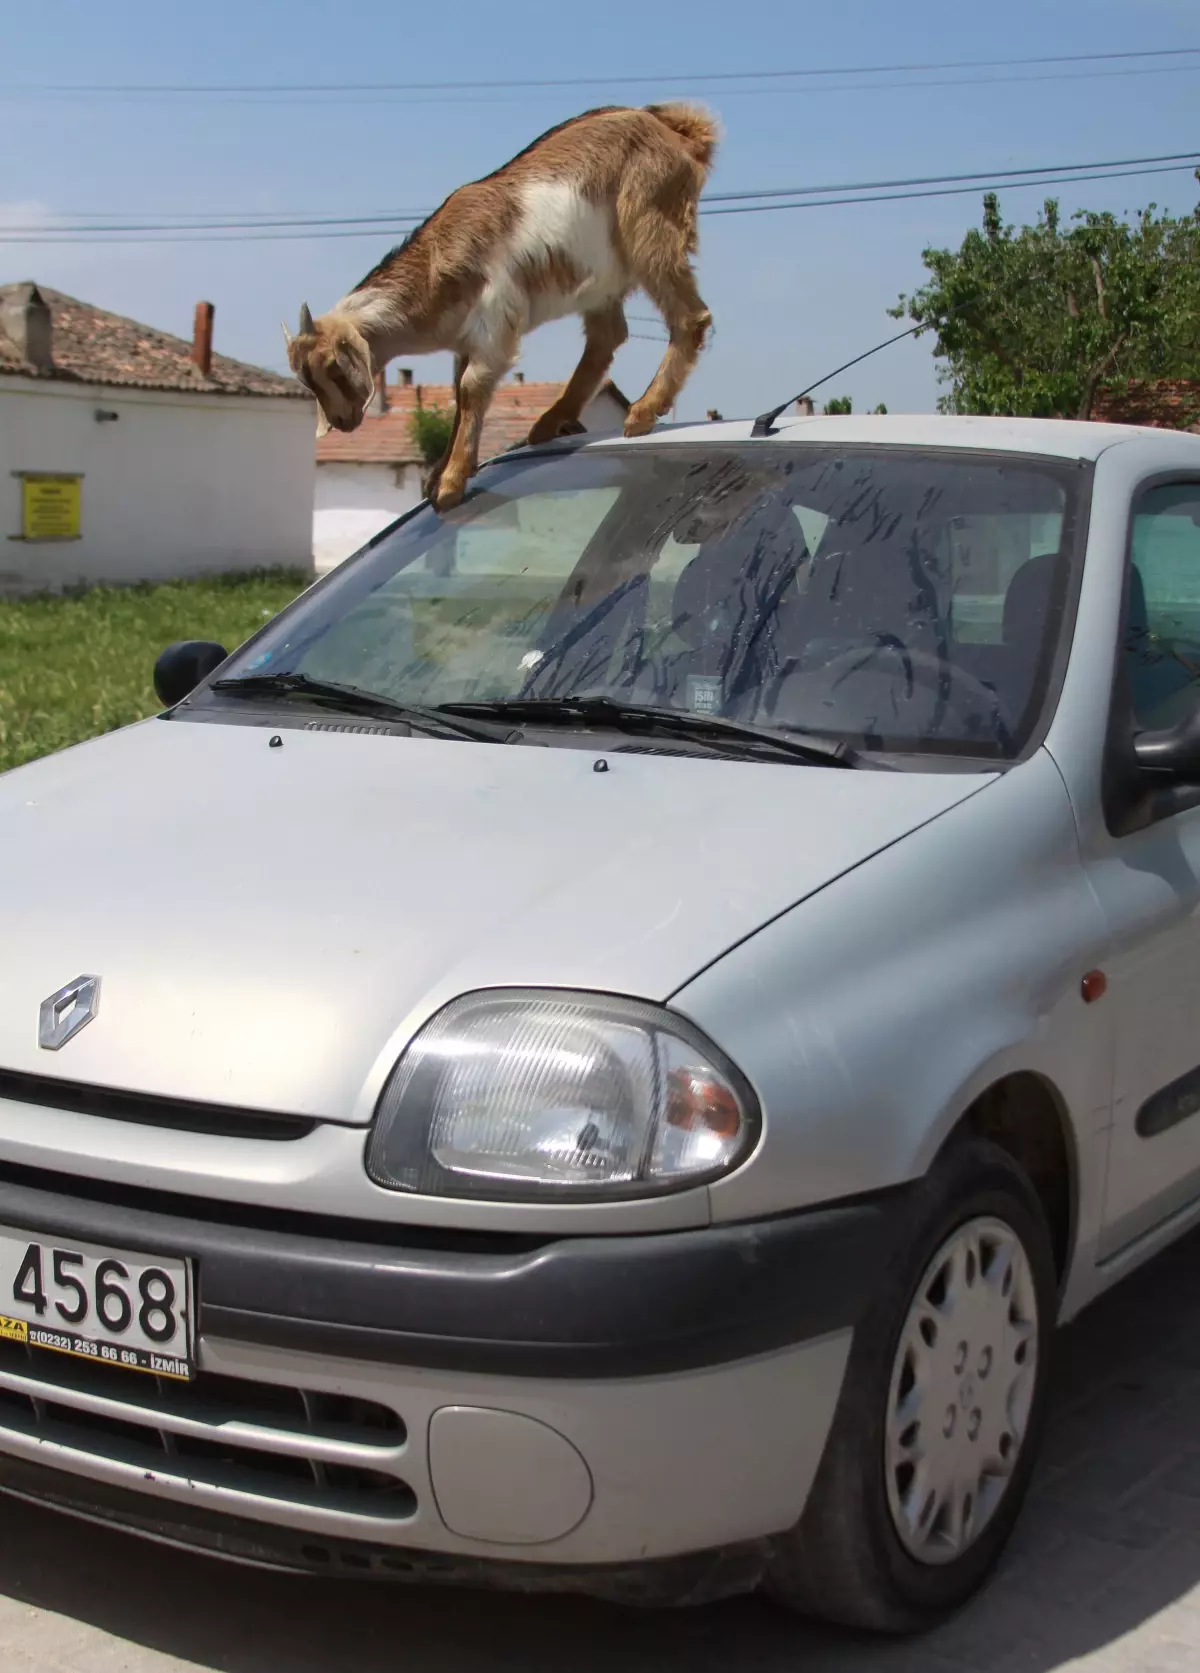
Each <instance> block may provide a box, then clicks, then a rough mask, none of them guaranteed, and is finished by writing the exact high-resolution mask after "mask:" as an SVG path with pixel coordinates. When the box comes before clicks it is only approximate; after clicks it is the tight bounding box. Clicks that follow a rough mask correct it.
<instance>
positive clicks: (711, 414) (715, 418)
mask: <svg viewBox="0 0 1200 1673" xmlns="http://www.w3.org/2000/svg"><path fill="white" fill-rule="evenodd" d="M708 422H709V423H710V424H719V423H720V422H721V414H720V413H719V412H718V411H717V409H716V407H709V409H708Z"/></svg>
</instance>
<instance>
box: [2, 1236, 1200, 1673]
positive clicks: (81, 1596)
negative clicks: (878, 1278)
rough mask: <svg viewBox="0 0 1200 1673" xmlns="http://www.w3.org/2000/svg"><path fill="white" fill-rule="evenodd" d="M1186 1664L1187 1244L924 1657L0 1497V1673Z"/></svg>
mask: <svg viewBox="0 0 1200 1673" xmlns="http://www.w3.org/2000/svg"><path fill="white" fill-rule="evenodd" d="M614 1667H617V1668H619V1669H620V1670H621V1673H742V1670H743V1669H750V1668H753V1669H754V1670H755V1673H802V1670H803V1673H807V1670H810V1669H811V1670H816V1673H1051V1670H1052V1669H1056V1668H1063V1669H1067V1668H1069V1669H1071V1670H1072V1673H1196V1670H1198V1669H1200V1237H1197V1238H1193V1239H1191V1240H1190V1241H1189V1242H1187V1243H1186V1244H1184V1245H1183V1246H1181V1247H1180V1248H1179V1249H1176V1250H1174V1251H1172V1252H1170V1253H1169V1254H1167V1255H1166V1256H1164V1257H1163V1258H1162V1259H1161V1260H1159V1261H1158V1262H1156V1263H1155V1264H1154V1266H1153V1267H1152V1268H1150V1270H1149V1271H1147V1272H1145V1273H1142V1274H1140V1275H1139V1276H1138V1277H1137V1278H1135V1279H1134V1280H1133V1281H1132V1282H1131V1283H1129V1284H1127V1285H1125V1286H1124V1287H1123V1288H1122V1289H1120V1290H1118V1291H1117V1292H1116V1294H1114V1295H1112V1296H1110V1297H1108V1298H1107V1299H1106V1300H1104V1301H1102V1302H1100V1303H1099V1304H1098V1305H1097V1306H1096V1307H1095V1308H1093V1309H1092V1311H1091V1312H1090V1313H1088V1314H1087V1315H1085V1317H1084V1318H1083V1319H1082V1320H1081V1321H1080V1322H1079V1323H1078V1324H1077V1325H1075V1326H1073V1327H1072V1328H1071V1329H1070V1330H1069V1331H1067V1332H1065V1333H1064V1334H1063V1336H1062V1337H1061V1338H1060V1342H1059V1355H1058V1368H1057V1379H1056V1389H1055V1402H1054V1417H1053V1422H1052V1427H1051V1433H1050V1437H1049V1444H1048V1446H1047V1448H1046V1453H1045V1462H1044V1465H1043V1468H1042V1470H1041V1474H1040V1477H1039V1479H1038V1482H1037V1486H1036V1492H1035V1497H1034V1499H1033V1501H1032V1502H1031V1503H1030V1505H1029V1507H1028V1511H1027V1514H1026V1517H1025V1519H1024V1521H1023V1524H1022V1527H1021V1530H1020V1532H1019V1534H1018V1536H1017V1538H1016V1540H1015V1541H1014V1544H1013V1548H1012V1552H1011V1555H1010V1557H1009V1560H1008V1562H1007V1563H1006V1565H1005V1568H1004V1570H1003V1571H1002V1573H1001V1575H1000V1576H999V1578H998V1580H997V1581H996V1583H995V1584H994V1585H993V1586H992V1587H991V1588H990V1589H989V1590H988V1592H986V1593H985V1594H984V1596H983V1597H982V1598H981V1599H980V1600H979V1601H978V1602H977V1603H976V1604H975V1605H974V1606H973V1607H972V1608H971V1609H969V1610H968V1611H966V1613H965V1614H964V1615H963V1616H961V1617H960V1618H959V1619H958V1620H956V1621H955V1622H953V1623H952V1624H951V1625H950V1626H948V1627H946V1628H945V1629H943V1630H942V1631H940V1632H938V1633H936V1634H934V1635H933V1636H932V1637H929V1638H926V1639H925V1640H924V1641H922V1642H920V1643H916V1644H913V1643H908V1644H899V1645H894V1644H880V1643H878V1642H874V1641H872V1642H869V1643H863V1642H862V1641H861V1640H858V1641H856V1640H853V1639H850V1638H847V1637H845V1636H844V1635H839V1634H829V1633H824V1632H818V1631H816V1630H814V1629H813V1628H811V1627H808V1626H805V1625H803V1624H801V1623H798V1622H795V1621H793V1620H791V1619H790V1618H789V1617H787V1616H786V1615H784V1614H782V1613H781V1612H780V1611H778V1610H776V1609H773V1608H772V1607H770V1606H769V1605H767V1604H765V1603H762V1602H759V1601H757V1600H754V1599H751V1600H746V1601H744V1602H736V1603H732V1604H725V1605H721V1606H719V1607H716V1608H712V1609H707V1610H702V1611H696V1612H691V1613H682V1614H639V1613H625V1612H623V1611H618V1610H614V1609H607V1608H603V1607H601V1606H598V1605H592V1604H588V1603H584V1602H573V1601H570V1600H565V1599H557V1598H552V1599H544V1600H540V1601H539V1600H529V1599H519V1598H507V1597H494V1596H480V1595H472V1594H468V1593H458V1592H438V1593H433V1592H415V1591H407V1590H402V1589H392V1588H390V1587H389V1588H387V1589H380V1588H376V1587H374V1586H352V1585H347V1584H344V1583H338V1582H317V1583H313V1582H310V1581H305V1580H298V1579H291V1578H284V1577H281V1576H273V1575H262V1574H253V1573H249V1572H246V1571H242V1570H237V1569H232V1568H229V1567H226V1566H225V1565H223V1564H218V1563H214V1562H211V1561H208V1560H205V1559H202V1558H193V1557H189V1556H185V1555H183V1554H180V1553H176V1552H170V1551H160V1550H158V1549H156V1548H154V1547H151V1546H146V1545H143V1544H141V1543H139V1542H135V1541H133V1540H130V1539H127V1538H125V1537H124V1536H120V1535H112V1534H107V1533H103V1532H100V1531H98V1530H95V1529H91V1528H87V1527H83V1526H80V1525H78V1524H74V1523H71V1522H69V1521H66V1520H63V1519H60V1518H57V1517H54V1516H51V1515H50V1514H49V1513H46V1512H37V1511H33V1510H29V1509H26V1508H24V1507H22V1506H20V1505H14V1504H5V1503H4V1502H2V1501H0V1669H3V1673H183V1670H184V1669H196V1668H200V1669H206V1670H212V1673H218V1670H219V1673H399V1670H403V1673H564V1670H566V1669H569V1670H570V1673H611V1670H612V1669H613V1668H614Z"/></svg>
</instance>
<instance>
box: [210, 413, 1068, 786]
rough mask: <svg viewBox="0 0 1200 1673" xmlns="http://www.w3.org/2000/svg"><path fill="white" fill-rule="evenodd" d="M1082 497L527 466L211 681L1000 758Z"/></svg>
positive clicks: (938, 480) (613, 453)
mask: <svg viewBox="0 0 1200 1673" xmlns="http://www.w3.org/2000/svg"><path fill="white" fill-rule="evenodd" d="M1085 481H1086V473H1085V472H1084V471H1082V470H1081V469H1080V467H1079V466H1078V465H1076V464H1073V463H1072V464H1067V463H1063V464H1055V463H1053V462H1046V461H1043V460H1040V459H1034V458H1029V457H1024V456H996V455H991V454H967V453H954V452H950V451H938V450H929V449H925V450H918V449H907V448H894V447H889V448H873V449H872V448H857V449H856V448H840V449H835V448H830V447H828V446H822V447H818V446H809V447H805V446H780V445H765V446H764V445H759V446H742V447H736V446H735V447H711V446H710V447H705V448H703V449H699V448H694V447H692V446H690V445H683V444H673V445H671V446H665V445H663V446H657V447H641V448H627V449H621V448H611V449H604V448H586V449H583V450H580V451H577V452H573V453H569V454H559V455H542V456H540V457H539V456H537V455H527V456H526V457H524V458H523V459H522V458H514V459H511V460H507V461H501V462H499V463H497V464H494V465H492V466H490V467H488V468H487V469H485V470H484V471H483V472H481V474H480V476H479V477H478V478H477V479H476V483H475V485H474V486H473V488H472V491H471V493H470V495H469V496H468V498H467V500H466V501H465V502H464V503H463V505H462V506H460V507H459V508H458V509H457V510H455V511H453V512H451V513H449V514H448V515H441V516H439V515H438V514H437V513H436V512H435V511H433V510H432V509H431V508H429V507H422V508H421V509H420V510H419V511H418V512H416V513H415V514H414V515H412V516H410V517H409V518H408V519H406V520H405V521H403V522H402V523H400V524H398V525H396V526H395V527H394V528H393V529H391V530H390V531H389V532H387V533H385V534H384V535H383V536H381V537H380V538H379V539H378V540H377V541H376V543H375V544H374V545H373V546H371V547H369V548H367V549H366V550H365V551H363V552H362V553H360V554H359V555H358V556H357V557H355V558H353V559H351V560H350V561H348V562H347V563H346V564H345V565H344V566H343V567H342V568H341V569H340V570H338V571H337V572H335V574H334V575H333V576H332V577H331V578H330V580H329V581H328V582H326V583H325V584H324V585H323V586H321V587H320V588H318V589H317V590H316V591H315V592H314V593H313V594H312V595H311V596H310V597H308V598H306V599H305V600H303V601H302V602H301V603H300V605H299V606H298V607H297V608H296V609H294V610H292V611H290V612H288V614H287V615H286V616H285V617H284V618H282V619H281V620H280V621H279V622H278V623H276V624H274V625H273V626H272V627H270V628H269V629H268V630H267V631H266V632H265V633H264V634H263V635H261V636H260V637H259V638H258V639H257V640H255V641H254V643H253V644H252V645H251V646H249V647H247V649H246V650H245V651H244V652H243V653H242V655H241V656H240V657H238V658H235V660H234V662H233V663H232V664H231V665H230V666H229V667H228V668H226V669H225V670H223V674H224V676H225V678H226V679H228V678H233V677H236V676H244V675H250V674H254V675H265V674H302V675H305V676H307V677H309V678H310V679H313V680H326V681H337V682H340V683H342V684H346V685H352V686H354V687H356V688H358V689H359V690H363V691H370V692H374V693H379V694H380V695H381V696H384V697H386V698H388V699H391V700H393V701H396V702H410V703H421V704H424V705H429V706H436V705H441V704H450V703H454V704H457V703H463V702H492V703H494V702H497V701H500V702H504V701H506V700H516V699H523V700H528V699H543V700H556V699H564V698H576V697H593V698H595V697H604V698H608V699H610V700H612V701H613V702H616V703H628V704H639V705H646V706H650V707H653V708H656V709H662V710H666V711H671V712H673V713H679V712H682V713H690V714H695V715H713V716H719V717H722V718H724V719H726V720H730V721H737V722H740V723H743V724H749V725H754V726H758V727H765V728H770V729H774V730H778V731H780V732H784V733H792V734H795V735H797V736H803V734H804V733H805V732H810V733H813V734H820V735H821V736H822V737H827V738H835V739H838V740H841V741H844V742H846V743H847V744H850V745H852V746H854V747H855V748H858V749H863V750H879V751H888V752H896V753H900V754H905V753H915V754H950V755H966V756H971V757H975V758H978V757H981V756H982V757H995V758H1000V759H1004V758H1011V757H1013V756H1015V755H1017V754H1018V753H1019V752H1020V751H1021V749H1022V747H1023V745H1024V744H1025V742H1026V740H1027V739H1028V738H1029V737H1030V736H1031V735H1032V734H1033V732H1034V731H1035V729H1036V728H1037V727H1038V725H1039V722H1040V720H1041V719H1042V711H1043V709H1044V707H1045V705H1046V702H1047V693H1048V690H1049V688H1050V684H1051V675H1052V672H1053V670H1054V668H1055V665H1056V661H1057V652H1058V649H1059V646H1060V642H1061V640H1062V637H1063V634H1064V632H1065V627H1064V623H1065V617H1066V603H1067V599H1068V597H1069V596H1070V591H1071V589H1070V586H1069V582H1070V578H1071V570H1072V566H1073V564H1074V563H1075V562H1076V557H1075V547H1076V541H1075V531H1076V528H1077V524H1078V519H1079V515H1080V503H1079V502H1080V497H1081V486H1082V484H1083V483H1084V482H1085ZM214 700H218V699H214ZM550 741H553V740H550Z"/></svg>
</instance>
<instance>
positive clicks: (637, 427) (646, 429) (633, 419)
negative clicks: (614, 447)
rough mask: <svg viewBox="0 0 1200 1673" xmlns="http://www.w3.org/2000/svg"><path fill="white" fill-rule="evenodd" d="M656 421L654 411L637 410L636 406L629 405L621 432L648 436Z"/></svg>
mask: <svg viewBox="0 0 1200 1673" xmlns="http://www.w3.org/2000/svg"><path fill="white" fill-rule="evenodd" d="M657 422H658V417H657V414H656V413H653V412H650V411H648V410H646V411H643V412H639V411H638V409H637V408H636V407H630V409H629V416H628V417H627V418H626V420H625V428H624V432H623V433H624V434H625V435H627V436H648V435H649V434H650V432H651V430H653V428H654V426H655V424H656V423H657Z"/></svg>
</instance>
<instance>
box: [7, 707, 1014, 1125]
mask: <svg viewBox="0 0 1200 1673" xmlns="http://www.w3.org/2000/svg"><path fill="white" fill-rule="evenodd" d="M269 737H270V734H269V733H268V732H267V731H265V730H263V729H261V728H260V727H257V726H243V725H222V724H185V723H180V722H167V721H163V720H151V721H145V722H142V723H141V724H139V725H136V726H132V727H129V728H127V729H125V730H124V731H121V732H117V733H113V734H110V735H109V736H108V737H105V738H101V739H97V740H96V741H94V742H92V743H89V744H84V745H80V746H78V747H77V748H75V749H71V750H68V751H65V752H64V753H62V754H60V755H56V756H52V757H50V758H48V759H46V760H44V761H40V762H37V763H35V764H34V765H32V766H28V767H23V768H20V769H19V770H17V771H15V772H12V773H9V774H7V775H5V776H4V777H3V778H0V926H2V929H0V933H2V937H3V941H2V944H3V955H2V956H0V1069H7V1070H16V1071H22V1072H25V1073H33V1074H38V1075H42V1076H53V1077H58V1078H60V1079H63V1080H69V1081H73V1082H77V1083H78V1082H81V1083H86V1084H91V1085H99V1086H107V1087H115V1088H121V1089H125V1090H130V1091H137V1092H144V1093H150V1094H155V1095H161V1096H170V1097H175V1098H186V1099H195V1100H199V1101H203V1102H213V1103H217V1104H222V1105H227V1106H233V1107H235V1108H247V1109H258V1110H273V1111H281V1112H292V1113H296V1114H301V1115H310V1116H315V1117H324V1118H326V1119H331V1120H340V1121H362V1122H365V1121H367V1120H369V1119H370V1113H371V1107H372V1103H373V1100H374V1097H375V1095H376V1093H377V1091H378V1088H379V1084H380V1082H381V1080H382V1077H383V1075H384V1074H385V1073H386V1071H387V1068H388V1066H389V1065H390V1063H391V1062H392V1061H393V1060H394V1057H395V1055H396V1053H397V1052H398V1051H399V1050H400V1049H402V1047H403V1044H404V1042H405V1040H406V1039H407V1038H408V1037H409V1035H410V1034H411V1032H412V1031H413V1030H414V1029H415V1028H416V1027H418V1026H419V1025H420V1023H421V1022H422V1021H423V1020H424V1019H425V1018H426V1017H427V1016H428V1015H430V1014H431V1013H432V1012H433V1011H434V1010H435V1009H437V1008H438V1007H439V1006H440V1005H442V1004H443V1003H445V1001H446V1000H447V999H449V998H450V997H452V996H453V995H455V994H457V993H461V992H464V991H467V990H470V989H474V988H480V987H489V986H496V985H538V986H562V987H576V988H588V989H603V990H605V991H609V992H619V993H628V994H637V995H642V996H645V997H649V998H652V999H660V1000H661V999H665V998H667V997H668V996H669V995H670V994H671V993H673V992H674V991H676V990H677V989H678V988H679V987H680V986H681V985H682V984H683V983H685V982H686V981H687V980H688V979H689V978H690V977H691V976H693V975H695V973H696V972H697V971H698V970H700V969H701V968H703V967H704V966H705V965H706V964H709V963H711V962H712V961H713V960H714V959H716V958H718V957H719V956H720V955H721V953H722V952H724V951H725V950H726V949H728V948H729V947H730V946H731V945H732V944H733V943H735V942H737V941H739V940H742V939H744V938H745V937H746V936H747V935H750V934H751V933H752V932H753V931H754V930H755V929H756V928H758V927H759V926H760V925H762V924H763V923H764V922H765V921H766V920H768V919H770V918H772V917H774V916H775V915H777V914H778V913H780V912H782V911H784V910H785V909H786V908H788V907H790V906H792V905H794V904H795V903H796V902H798V901H801V900H802V899H803V898H804V897H805V896H806V895H809V894H811V893H812V892H813V891H814V890H815V889H819V888H821V887H822V886H823V885H825V884H827V883H829V882H830V881H831V880H832V879H834V878H835V877H837V876H838V875H839V874H840V873H842V872H844V871H846V870H847V869H848V868H850V867H852V866H856V865H858V864H860V863H861V862H862V861H863V860H865V859H867V858H868V857H869V856H870V855H871V854H872V853H875V852H876V851H878V850H879V849H881V848H884V847H886V846H887V845H889V844H890V843H893V842H895V841H896V840H897V839H898V838H900V837H902V836H904V835H905V833H906V832H908V831H910V830H912V829H914V828H915V827H916V826H918V825H921V824H924V823H925V822H927V821H928V820H930V819H932V818H935V817H936V816H937V815H939V814H940V813H943V812H944V811H945V810H946V809H948V808H950V807H952V806H953V805H954V804H955V803H957V802H960V801H962V800H963V799H964V798H965V797H966V796H968V795H970V794H971V793H972V792H973V791H974V790H976V789H977V788H979V787H980V786H981V785H982V784H984V783H986V782H987V779H986V777H976V776H972V775H959V774H928V775H925V774H911V773H883V772H871V771H861V772H846V771H837V770H831V769H828V768H823V767H807V766H795V765H791V764H781V765H774V764H760V763H749V762H739V761H719V760H715V759H712V758H709V757H699V756H664V755H653V756H652V755H646V754H635V753H630V754H626V753H622V752H621V751H620V750H614V751H613V752H612V753H610V754H609V755H607V757H606V758H605V759H606V762H607V771H603V772H602V771H597V770H595V769H596V768H598V767H599V765H600V760H599V757H598V756H597V755H596V754H595V753H593V752H591V751H589V750H584V749H576V748H536V747H519V746H501V745H490V744H482V743H480V744H476V743H459V742H454V741H441V740H434V739H425V738H406V739H399V738H392V737H380V736H354V735H350V734H335V733H332V732H307V731H302V730H296V729H289V730H286V731H284V732H282V733H281V734H280V738H281V742H280V743H278V744H277V745H276V746H275V747H271V746H270V744H269V741H268V740H269ZM81 975H89V976H98V977H99V978H100V999H99V1004H98V1008H97V1014H96V1016H95V1018H94V1020H92V1021H91V1022H90V1023H89V1024H88V1025H87V1026H86V1027H84V1028H82V1029H81V1030H79V1032H78V1033H76V1034H75V1035H74V1037H73V1038H71V1039H70V1040H69V1041H68V1042H67V1043H66V1044H65V1045H63V1046H62V1047H61V1048H60V1049H59V1050H58V1051H53V1052H52V1051H47V1050H44V1049H40V1048H39V1045H38V1012H39V1006H40V1004H41V1002H42V1001H43V1000H44V999H45V998H46V997H47V996H49V995H50V994H52V993H54V992H55V991H56V990H57V989H59V988H61V987H63V986H64V985H66V984H68V983H70V982H72V981H74V980H75V979H76V978H77V977H79V976H81Z"/></svg>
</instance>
